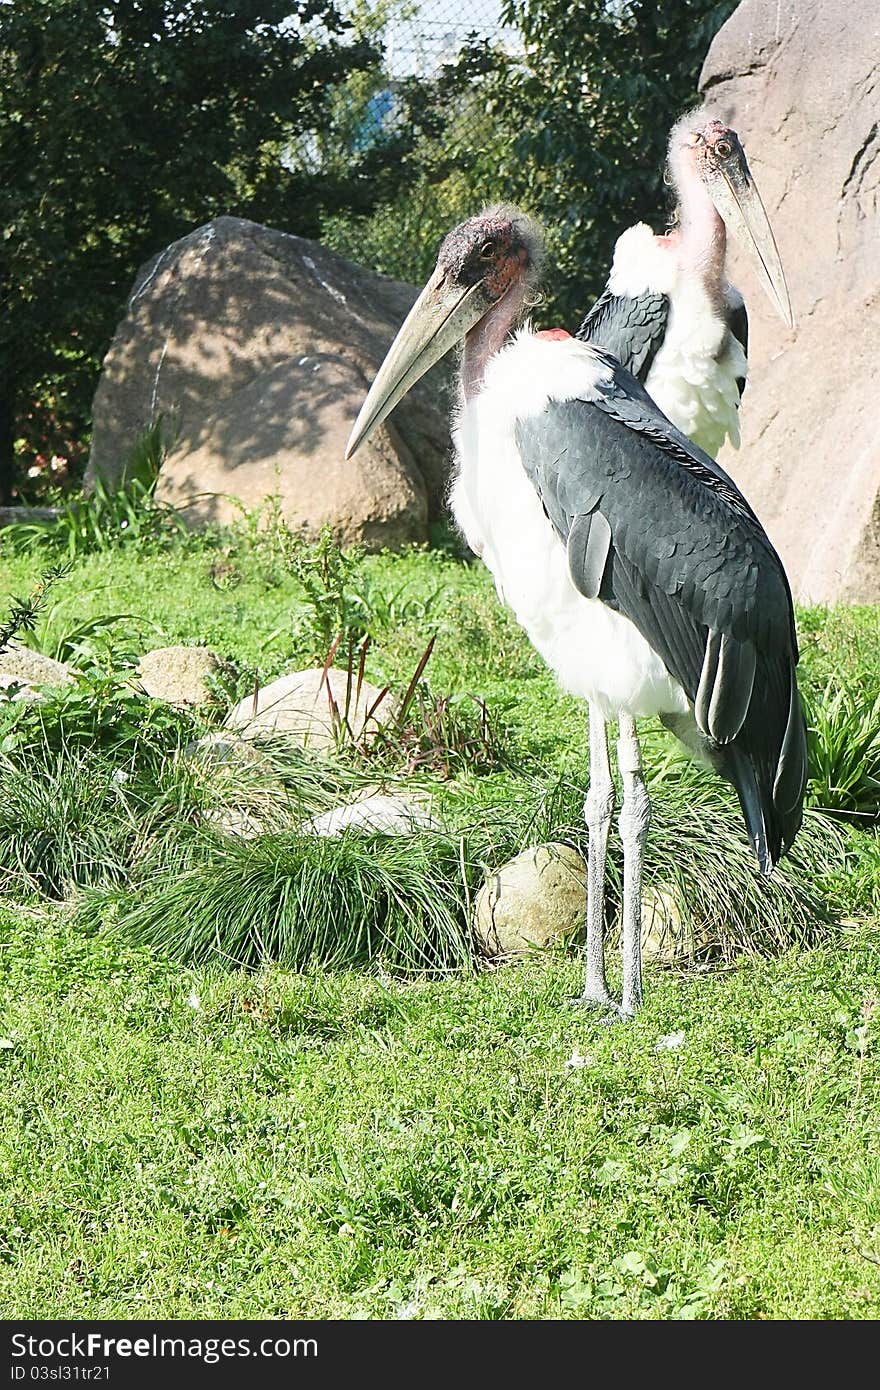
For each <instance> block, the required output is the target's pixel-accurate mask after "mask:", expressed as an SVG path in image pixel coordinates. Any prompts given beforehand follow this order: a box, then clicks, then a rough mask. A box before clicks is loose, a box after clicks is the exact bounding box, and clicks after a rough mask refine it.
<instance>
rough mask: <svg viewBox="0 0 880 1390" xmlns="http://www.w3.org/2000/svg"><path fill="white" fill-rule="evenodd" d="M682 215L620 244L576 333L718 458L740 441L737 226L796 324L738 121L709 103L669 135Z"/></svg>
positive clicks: (741, 324)
mask: <svg viewBox="0 0 880 1390" xmlns="http://www.w3.org/2000/svg"><path fill="white" fill-rule="evenodd" d="M668 171H669V178H670V180H671V182H672V184H673V186H674V188H675V192H676V196H677V203H678V207H677V223H676V226H675V227H674V229H673V230H672V231H671V232H669V234H668V235H667V236H654V234H653V232H652V231H651V228H650V227H648V226H647V225H646V224H645V223H644V222H638V223H636V225H635V226H634V227H630V228H628V230H627V231H625V232H624V233H623V234H622V235H621V236H620V237H619V238H618V241H617V245H616V247H615V250H614V263H613V265H612V267H611V274H610V276H609V277H608V284H607V285H606V287H605V290H604V292H603V294H602V295H601V296H600V298H599V299H598V300H597V301H596V303H595V304H594V305H593V307H592V309H591V310H590V311H589V313H588V314H587V316H586V318H585V319H584V321H583V323H582V324H581V326H580V328H579V329H578V331H577V337H578V338H580V339H582V340H583V341H584V342H588V343H595V345H596V346H597V347H603V348H605V349H606V350H607V351H608V352H610V353H613V355H614V356H615V357H616V358H617V359H618V360H619V361H620V362H622V363H623V365H624V366H625V367H628V368H629V370H630V371H631V372H632V373H633V376H637V377H638V379H639V381H641V382H642V383H643V384H644V386H645V388H646V390H647V391H648V394H649V395H650V396H651V397H653V399H654V400H655V401H656V402H657V404H658V405H659V407H660V409H661V410H662V411H664V412H665V414H666V415H667V416H668V417H669V419H670V420H672V422H673V424H676V425H678V428H679V429H680V430H683V431H684V433H685V434H686V435H688V436H689V438H691V439H692V440H693V441H694V443H695V444H699V446H700V448H701V449H705V450H706V452H707V453H709V454H711V455H712V457H713V458H714V457H715V455H716V454H717V453H718V450H719V449H720V448H721V445H722V444H723V443H724V440H725V437H729V438H730V442H731V443H732V444H733V446H734V447H735V448H739V420H738V410H739V402H740V397H741V396H742V393H743V389H744V387H745V381H746V354H747V351H748V332H749V330H748V318H747V316H746V309H745V304H744V303H743V297H742V295H741V294H740V292H739V290H737V289H736V288H735V287H734V286H733V285H730V284H728V282H727V279H726V277H725V256H726V251H727V230H728V229H729V230H730V231H731V232H732V233H733V234H734V235H735V236H737V237H738V238H739V240H740V241H741V242H742V244H743V246H744V247H745V248H746V249H747V250H748V251H749V252H750V254H751V256H752V259H753V261H754V264H755V267H756V269H757V272H758V275H759V277H760V279H761V282H762V284H763V285H764V288H765V289H766V291H767V293H768V295H769V297H770V300H771V302H772V304H773V306H774V308H775V309H776V310H777V311H778V313H779V314H780V315H781V317H782V318H783V320H784V321H785V322H786V323H787V324H788V326H789V328H792V327H793V326H794V320H793V317H792V312H791V302H790V300H789V297H788V289H787V287H786V284H785V276H784V274H783V270H782V264H781V262H780V259H779V252H778V250H777V248H776V242H775V240H774V237H773V231H772V229H771V227H770V223H769V221H768V219H767V214H766V212H765V211H764V205H763V203H762V202H761V198H760V195H759V193H758V190H757V188H756V186H755V182H754V180H753V178H752V175H751V172H750V170H749V166H748V164H747V163H746V157H745V153H744V151H743V147H742V145H741V144H740V141H739V137H738V135H737V133H736V131H735V130H731V129H730V127H729V126H726V125H722V123H721V122H720V121H717V120H712V119H710V117H709V115H708V113H707V112H706V111H705V110H703V109H700V110H698V111H692V112H690V113H689V114H688V115H686V116H683V117H682V119H681V120H680V121H678V122H677V123H676V124H675V125H674V126H673V128H672V133H671V135H670V137H669V158H668Z"/></svg>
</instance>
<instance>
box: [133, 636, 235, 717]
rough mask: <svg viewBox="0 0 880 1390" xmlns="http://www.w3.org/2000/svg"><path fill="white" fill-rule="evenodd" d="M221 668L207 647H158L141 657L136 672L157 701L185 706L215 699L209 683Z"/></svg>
mask: <svg viewBox="0 0 880 1390" xmlns="http://www.w3.org/2000/svg"><path fill="white" fill-rule="evenodd" d="M219 669H220V659H219V657H217V656H216V655H215V653H214V652H212V651H209V650H208V648H207V647H156V648H155V650H154V651H151V652H146V653H145V654H144V655H143V656H142V657H141V658H140V660H139V662H138V666H137V673H138V679H139V681H140V683H141V685H142V686H143V688H144V690H145V691H146V693H147V694H148V695H150V696H152V698H153V699H154V700H165V701H167V703H168V704H169V705H177V706H178V707H183V706H185V705H202V704H204V703H205V701H206V700H210V699H211V698H212V692H211V687H210V684H209V681H210V677H211V676H213V675H214V674H215V673H216V672H217V671H218V670H219Z"/></svg>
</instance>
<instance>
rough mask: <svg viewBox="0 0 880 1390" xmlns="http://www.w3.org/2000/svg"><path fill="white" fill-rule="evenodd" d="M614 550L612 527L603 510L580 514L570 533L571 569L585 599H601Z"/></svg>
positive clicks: (569, 563)
mask: <svg viewBox="0 0 880 1390" xmlns="http://www.w3.org/2000/svg"><path fill="white" fill-rule="evenodd" d="M610 549H611V527H610V525H609V524H608V521H607V519H606V518H605V517H604V516H603V514H602V513H601V512H600V511H593V512H589V513H587V514H586V515H581V514H579V515H578V516H576V517H575V518H574V521H573V522H572V525H571V530H570V531H569V533H568V568H569V571H570V573H571V577H572V579H573V581H574V584H575V588H577V589H578V590H579V591H580V592H581V593H582V594H583V595H584V597H585V598H598V597H599V591H600V589H601V588H602V579H603V576H604V574H605V569H606V566H607V564H608V552H609V551H610Z"/></svg>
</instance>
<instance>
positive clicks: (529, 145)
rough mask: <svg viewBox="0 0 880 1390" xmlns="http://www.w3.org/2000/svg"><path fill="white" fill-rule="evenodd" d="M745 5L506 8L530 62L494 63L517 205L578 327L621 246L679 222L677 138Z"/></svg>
mask: <svg viewBox="0 0 880 1390" xmlns="http://www.w3.org/2000/svg"><path fill="white" fill-rule="evenodd" d="M736 3H737V0H659V3H658V0H580V3H579V4H578V5H577V6H576V7H575V6H571V5H568V4H565V3H564V0H506V3H505V5H504V17H505V20H506V22H508V23H511V24H515V25H516V26H517V28H518V29H519V31H520V33H521V35H522V38H523V46H524V51H523V53H522V54H518V55H513V56H505V55H503V54H501V53H500V52H499V51H498V50H495V51H494V52H493V53H490V54H486V55H484V67H485V69H486V75H487V78H488V80H489V84H490V102H489V105H490V111H491V113H492V115H493V117H494V121H495V124H496V128H497V130H498V132H499V134H500V135H501V138H499V139H498V141H497V145H496V151H495V152H496V155H497V177H498V181H499V183H500V184H501V185H502V186H503V188H504V190H505V196H507V197H510V198H512V199H514V200H516V201H520V202H522V203H524V204H525V205H526V206H527V207H529V208H530V209H531V210H532V211H533V212H534V213H536V214H537V215H538V216H539V217H540V218H541V219H542V220H543V221H544V223H545V225H546V227H547V231H548V236H549V239H550V249H551V253H552V264H553V269H554V284H553V286H552V291H553V298H554V301H555V306H556V307H558V308H559V310H561V311H562V313H563V314H564V316H565V321H566V322H569V323H571V325H572V326H573V322H574V320H575V319H576V318H577V315H578V314H579V313H580V312H581V311H582V310H583V309H584V308H586V307H588V305H589V303H590V302H591V301H592V299H593V297H594V296H595V295H596V294H598V293H599V292H600V291H601V289H602V286H603V285H604V282H605V278H606V276H607V273H608V268H609V265H610V260H611V254H612V250H613V246H614V242H615V240H616V239H617V237H618V236H619V235H620V233H621V231H623V229H624V228H625V227H628V226H630V225H631V224H632V223H633V222H637V221H646V222H649V223H651V224H652V225H653V226H654V227H655V228H657V229H658V230H660V229H662V224H663V221H664V218H665V217H666V215H667V211H668V209H667V197H666V191H665V188H664V166H665V160H666V145H667V140H668V138H669V130H670V127H671V125H672V124H673V123H674V121H675V120H676V118H677V117H678V116H679V115H680V114H681V112H682V110H684V109H685V108H686V107H687V106H688V105H689V104H692V103H693V102H695V101H696V99H697V82H698V79H699V73H700V68H701V66H702V63H703V60H704V58H705V56H706V52H707V50H708V47H709V44H710V43H711V41H712V38H713V37H714V35H715V34H716V33H717V31H718V29H719V28H720V27H721V25H722V24H723V22H724V20H725V19H726V18H727V17H728V16H729V15H730V14H731V13H732V11H733V10H734V9H735V8H736Z"/></svg>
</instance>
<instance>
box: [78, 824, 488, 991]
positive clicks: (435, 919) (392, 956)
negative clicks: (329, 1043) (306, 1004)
mask: <svg viewBox="0 0 880 1390" xmlns="http://www.w3.org/2000/svg"><path fill="white" fill-rule="evenodd" d="M191 848H192V862H191V863H190V864H189V866H188V867H184V868H183V869H182V870H180V868H179V865H178V871H177V872H169V864H168V862H167V858H166V856H165V855H163V854H162V853H158V854H156V855H155V856H154V857H153V859H152V861H151V862H150V863H148V864H147V866H146V867H145V868H143V869H141V870H140V871H139V872H138V873H137V874H136V875H135V877H134V880H133V891H131V892H128V893H125V894H117V895H113V894H111V895H110V901H109V904H108V902H107V897H106V895H102V896H101V897H98V898H95V899H91V900H87V901H86V903H85V904H84V906H83V916H84V919H85V920H86V921H88V920H91V921H94V920H95V911H96V910H97V913H98V915H99V916H100V917H104V918H105V920H108V921H110V922H111V923H112V926H113V928H114V929H115V930H116V931H117V932H120V933H121V934H122V935H123V936H125V937H128V938H130V939H131V940H132V941H136V942H137V943H139V944H140V945H143V946H147V947H149V948H150V949H152V950H156V951H160V952H162V953H163V954H164V955H168V956H172V957H176V958H178V959H183V960H188V961H199V962H205V961H209V960H212V959H214V960H218V959H219V960H220V961H223V962H224V963H226V964H231V965H237V966H242V965H244V966H255V965H259V964H263V963H266V962H269V961H272V962H276V963H278V964H280V965H283V966H286V967H289V968H291V969H296V970H302V969H305V968H307V967H309V966H312V965H316V964H322V965H325V966H335V967H339V966H347V965H354V964H365V963H369V962H378V963H380V964H381V965H382V966H383V967H384V968H385V969H387V970H391V971H395V972H397V971H405V972H406V973H408V974H411V973H417V972H432V973H433V972H436V971H443V970H452V969H462V968H465V967H467V966H468V965H469V964H470V963H471V962H472V961H473V959H474V953H473V948H472V945H471V940H470V932H469V929H468V926H467V903H468V898H469V892H470V882H471V881H472V880H473V879H474V878H475V877H476V875H477V874H478V872H479V868H478V866H477V865H476V864H474V863H473V862H472V861H470V860H469V857H468V853H467V848H466V846H465V844H464V841H462V840H460V839H459V838H458V837H456V836H452V835H445V834H441V833H437V832H432V833H424V834H420V835H415V836H394V835H380V834H374V835H360V834H344V835H341V836H338V837H327V838H321V837H317V836H312V835H298V834H296V833H292V832H288V833H278V834H267V835H260V836H257V837H255V838H254V839H250V840H245V839H240V838H237V837H235V836H223V835H217V834H211V833H206V832H202V833H200V834H199V836H198V839H197V842H196V844H195V845H193V846H192V847H191ZM108 905H109V908H110V911H109V914H108V913H107V907H108Z"/></svg>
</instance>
